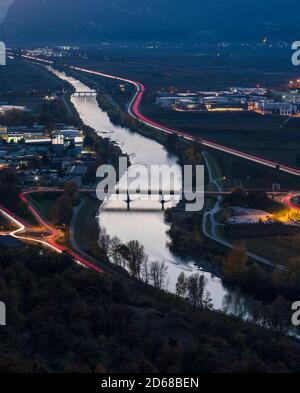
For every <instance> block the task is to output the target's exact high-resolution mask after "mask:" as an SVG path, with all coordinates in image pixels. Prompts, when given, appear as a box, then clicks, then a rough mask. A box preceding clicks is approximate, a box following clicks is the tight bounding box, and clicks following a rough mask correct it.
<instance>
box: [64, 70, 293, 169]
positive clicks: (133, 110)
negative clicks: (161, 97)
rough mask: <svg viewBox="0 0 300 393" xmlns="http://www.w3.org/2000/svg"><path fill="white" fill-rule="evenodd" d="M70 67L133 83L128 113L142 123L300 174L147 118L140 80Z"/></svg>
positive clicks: (238, 155)
mask: <svg viewBox="0 0 300 393" xmlns="http://www.w3.org/2000/svg"><path fill="white" fill-rule="evenodd" d="M70 68H71V69H74V70H76V71H80V72H85V73H88V74H92V75H98V76H101V77H104V78H109V79H114V80H118V81H121V82H124V83H129V84H131V85H133V86H134V87H135V93H134V95H133V97H132V99H131V101H130V103H129V105H128V114H129V115H130V116H131V117H133V118H134V119H136V120H138V121H140V122H141V123H143V124H144V125H146V126H148V127H151V128H154V129H156V130H158V131H162V132H164V133H166V134H174V135H177V136H179V137H181V138H184V139H186V140H189V141H193V142H198V143H201V144H202V145H203V146H206V147H209V148H211V149H214V150H218V151H221V152H223V153H227V154H230V155H233V156H235V157H239V158H243V159H246V160H248V161H252V162H255V163H257V164H261V165H264V166H267V167H269V168H274V169H278V170H280V171H282V172H285V173H288V174H292V175H295V176H300V169H297V168H293V167H290V166H287V165H284V164H279V163H278V162H275V161H271V160H268V159H266V158H263V157H259V156H256V155H253V154H249V153H245V152H242V151H240V150H237V149H233V148H230V147H227V146H224V145H221V144H218V143H215V142H212V141H209V140H207V139H203V138H201V137H197V136H195V135H192V134H189V133H187V132H184V131H179V130H175V129H173V128H169V127H166V126H164V125H162V124H159V123H157V122H155V121H153V120H151V119H149V118H147V117H146V116H144V115H143V114H142V113H141V112H140V105H141V101H142V98H143V95H144V93H145V86H144V85H143V84H142V83H140V82H136V81H133V80H130V79H126V78H122V77H119V76H115V75H110V74H106V73H103V72H99V71H93V70H89V69H87V68H80V67H73V66H71V67H70Z"/></svg>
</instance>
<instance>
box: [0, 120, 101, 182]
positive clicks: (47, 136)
mask: <svg viewBox="0 0 300 393" xmlns="http://www.w3.org/2000/svg"><path fill="white" fill-rule="evenodd" d="M97 159H98V157H97V155H96V154H95V153H93V152H86V151H85V150H84V137H83V133H82V131H81V130H79V129H77V128H75V127H67V126H66V125H65V124H56V126H55V129H54V130H53V131H51V132H49V131H48V130H47V129H46V127H45V126H44V125H37V124H35V125H33V126H31V127H28V126H16V127H5V126H0V168H5V167H6V168H7V167H13V168H15V169H16V170H17V173H18V176H19V180H20V183H21V184H23V185H27V186H28V185H29V186H30V185H32V186H53V185H57V184H58V183H60V182H61V184H63V183H64V182H65V181H67V180H74V181H76V182H77V183H78V185H80V184H81V182H82V180H83V177H84V176H85V174H86V173H87V171H88V168H89V166H91V165H95V163H96V162H97Z"/></svg>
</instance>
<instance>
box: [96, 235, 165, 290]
mask: <svg viewBox="0 0 300 393" xmlns="http://www.w3.org/2000/svg"><path fill="white" fill-rule="evenodd" d="M99 246H100V248H101V250H102V251H103V253H104V254H105V255H107V257H108V258H109V260H110V262H111V263H113V264H114V265H115V266H118V267H122V268H123V269H126V270H127V271H128V272H129V274H130V276H131V277H132V278H134V279H137V280H142V281H144V282H145V283H146V284H151V285H153V286H154V287H155V288H157V289H161V290H165V289H167V286H168V280H167V273H168V268H167V266H166V263H165V261H154V262H150V261H149V259H148V256H147V255H146V253H145V249H144V246H143V245H141V244H140V243H139V242H138V241H137V240H132V241H130V242H128V243H127V244H123V243H122V242H121V240H120V239H119V238H118V237H116V236H115V237H113V238H111V237H110V236H109V235H108V234H107V232H106V230H105V229H102V230H101V232H100V236H99Z"/></svg>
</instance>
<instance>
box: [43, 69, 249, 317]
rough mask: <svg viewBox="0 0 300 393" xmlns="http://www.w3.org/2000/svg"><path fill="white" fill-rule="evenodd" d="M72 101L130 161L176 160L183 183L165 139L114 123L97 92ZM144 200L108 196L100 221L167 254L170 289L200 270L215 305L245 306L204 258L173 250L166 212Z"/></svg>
mask: <svg viewBox="0 0 300 393" xmlns="http://www.w3.org/2000/svg"><path fill="white" fill-rule="evenodd" d="M51 71H52V72H54V73H55V74H56V75H57V76H58V77H60V78H61V79H63V80H65V81H67V82H69V83H70V84H71V85H72V86H73V87H74V88H75V89H76V91H89V90H90V89H89V87H88V86H86V85H84V84H83V83H81V82H80V81H78V80H76V79H74V78H72V77H69V76H67V75H66V74H64V73H61V72H58V71H56V70H51ZM72 103H73V105H74V106H75V108H76V110H77V111H78V113H79V115H80V117H81V119H82V121H83V122H84V123H85V124H86V125H87V126H89V127H91V128H93V129H94V130H95V132H96V133H97V134H98V135H100V136H102V137H107V138H109V139H110V140H111V141H114V142H115V143H116V144H118V145H119V146H120V148H121V149H122V151H123V152H124V153H126V154H128V155H129V156H130V161H131V163H132V164H143V165H146V166H150V165H154V164H155V165H168V166H175V168H176V170H175V173H176V176H175V188H177V189H180V187H181V168H180V167H179V166H178V165H177V158H176V157H175V156H171V155H169V154H168V153H167V151H166V150H165V149H164V147H163V146H162V145H160V144H159V143H157V142H155V141H153V140H150V139H148V138H146V137H143V136H141V135H139V134H137V133H133V132H131V131H130V130H129V129H127V128H124V127H120V126H115V125H114V124H112V122H111V121H110V119H109V117H108V115H107V114H106V113H105V112H104V111H103V110H102V109H101V108H100V107H99V105H98V103H97V100H96V98H94V97H74V96H73V97H72ZM129 171H130V169H129ZM120 188H121V187H120ZM154 203H155V202H154ZM145 204H147V209H149V202H148V201H147V202H141V201H140V202H137V203H135V204H133V206H132V210H131V211H130V212H128V211H126V210H125V209H126V204H124V202H117V203H116V202H110V201H108V202H105V203H104V204H103V205H102V207H101V210H100V212H99V225H100V226H101V227H102V228H105V229H106V231H107V233H108V234H109V235H110V236H117V237H119V238H120V239H121V241H122V242H123V243H127V242H128V241H130V240H138V241H139V242H140V243H141V244H143V246H144V247H145V252H146V253H147V255H148V256H149V260H150V261H157V260H160V261H162V260H164V261H165V262H166V264H167V266H168V290H170V291H174V289H175V284H176V281H177V278H178V276H179V274H180V273H181V272H182V271H184V272H185V273H186V274H187V275H190V274H192V273H194V272H196V271H200V270H201V271H202V273H203V274H204V275H205V276H206V278H207V280H208V287H207V289H208V291H209V292H210V294H211V298H212V302H213V305H214V308H215V309H218V310H224V311H225V310H226V311H227V312H230V313H234V314H242V313H245V312H247V306H248V300H247V298H246V297H244V296H242V295H240V294H238V295H237V294H236V293H235V292H234V291H231V290H230V289H227V288H225V287H224V286H223V284H222V281H221V279H220V278H218V277H216V276H215V275H213V274H212V273H210V272H209V271H208V270H209V269H208V268H207V266H208V264H206V263H203V267H202V268H201V267H199V263H198V266H196V264H195V262H194V261H193V260H187V261H186V260H182V259H181V258H178V257H176V256H175V255H173V254H172V253H171V252H170V249H169V247H168V242H169V241H170V240H169V237H168V235H167V232H168V230H169V225H167V224H166V223H165V221H164V215H163V212H162V211H157V210H155V211H143V208H144V207H145ZM158 205H159V204H158ZM122 206H123V207H124V210H122V211H120V209H119V208H120V207H122ZM153 207H154V206H153ZM156 207H157V206H156ZM114 208H115V211H114ZM200 265H201V264H200ZM204 266H205V267H204Z"/></svg>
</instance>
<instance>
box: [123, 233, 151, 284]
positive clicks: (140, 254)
mask: <svg viewBox="0 0 300 393" xmlns="http://www.w3.org/2000/svg"><path fill="white" fill-rule="evenodd" d="M126 248H127V261H128V268H129V271H130V274H131V276H132V277H133V278H140V276H141V266H142V264H143V262H144V260H145V257H146V255H145V251H144V246H143V245H141V244H140V243H139V242H138V241H137V240H132V241H130V242H129V243H127V246H126Z"/></svg>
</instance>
